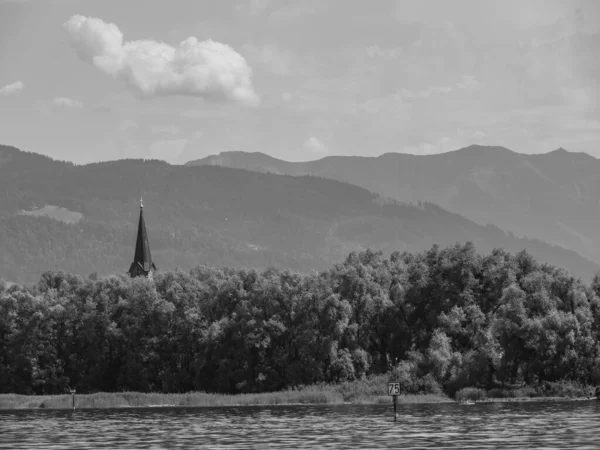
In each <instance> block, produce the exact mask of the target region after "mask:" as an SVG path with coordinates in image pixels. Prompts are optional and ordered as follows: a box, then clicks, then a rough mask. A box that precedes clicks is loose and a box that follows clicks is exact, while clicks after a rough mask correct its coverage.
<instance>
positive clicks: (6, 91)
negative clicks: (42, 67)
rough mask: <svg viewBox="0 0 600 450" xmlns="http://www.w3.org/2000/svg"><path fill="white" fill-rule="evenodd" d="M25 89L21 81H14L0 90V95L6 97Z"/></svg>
mask: <svg viewBox="0 0 600 450" xmlns="http://www.w3.org/2000/svg"><path fill="white" fill-rule="evenodd" d="M24 88H25V83H23V82H22V81H15V82H14V83H10V84H7V85H6V86H3V87H1V88H0V95H3V96H8V95H12V94H16V93H17V92H19V91H22V90H23V89H24Z"/></svg>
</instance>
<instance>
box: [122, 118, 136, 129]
mask: <svg viewBox="0 0 600 450" xmlns="http://www.w3.org/2000/svg"><path fill="white" fill-rule="evenodd" d="M137 128H139V125H138V123H137V122H135V121H133V120H129V119H123V120H121V123H119V130H121V131H129V130H136V129H137Z"/></svg>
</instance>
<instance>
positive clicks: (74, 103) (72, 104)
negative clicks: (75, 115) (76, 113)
mask: <svg viewBox="0 0 600 450" xmlns="http://www.w3.org/2000/svg"><path fill="white" fill-rule="evenodd" d="M52 103H54V104H55V105H56V106H65V107H67V108H83V103H81V102H80V101H79V100H73V99H72V98H69V97H55V98H54V100H52Z"/></svg>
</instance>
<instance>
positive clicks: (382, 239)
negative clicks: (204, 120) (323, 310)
mask: <svg viewBox="0 0 600 450" xmlns="http://www.w3.org/2000/svg"><path fill="white" fill-rule="evenodd" d="M250 156H252V155H250ZM335 160H336V158H334V159H333V161H335ZM325 161H330V159H328V160H325ZM341 161H342V162H344V159H341ZM357 161H358V160H357ZM342 167H343V165H342ZM356 170H357V172H358V173H361V170H360V167H357V169H356ZM363 175H364V174H363ZM372 175H373V178H374V179H375V178H376V177H375V175H376V173H372ZM439 181H440V180H436V182H437V183H439ZM432 184H435V183H432ZM140 195H143V196H144V206H145V209H144V211H145V216H146V223H147V227H148V232H149V235H150V242H151V246H152V255H153V258H154V260H155V262H156V264H157V266H158V267H159V269H174V268H176V267H180V268H183V269H187V268H190V267H193V266H196V265H199V264H208V265H214V266H223V265H230V266H238V267H239V266H246V267H265V266H269V265H278V266H282V267H289V268H291V269H297V270H301V271H309V270H311V269H323V268H326V267H329V266H331V265H332V264H333V263H336V262H338V261H340V260H342V259H343V258H344V257H345V256H346V255H347V254H348V253H349V252H351V251H353V250H362V249H366V248H372V249H376V250H377V249H382V250H384V251H385V253H389V252H391V251H394V250H399V251H403V250H408V251H420V250H423V249H427V248H430V247H431V246H432V245H433V244H440V245H441V246H447V245H453V244H455V243H456V242H461V243H464V242H466V241H472V242H474V244H475V245H476V248H477V250H478V251H479V252H482V253H487V252H489V251H491V250H492V249H493V248H498V247H501V248H504V249H506V250H508V251H511V252H518V251H520V250H522V249H527V250H528V251H529V252H530V253H531V254H532V255H534V256H535V257H536V258H538V259H539V260H541V261H543V262H548V263H550V264H553V265H557V266H560V267H564V268H566V269H568V270H570V271H572V272H573V273H574V274H575V275H577V276H580V277H582V278H584V279H587V280H589V279H590V277H591V276H592V274H593V273H595V272H596V271H598V270H599V269H600V266H598V264H596V263H594V262H592V261H590V260H588V259H586V258H583V257H581V256H580V255H578V254H577V253H575V252H574V251H571V250H566V249H563V248H560V247H555V246H552V245H549V244H547V243H545V242H541V241H538V240H532V239H517V238H515V237H511V236H508V235H506V234H505V233H504V232H503V231H501V230H500V229H498V228H496V227H494V226H481V225H478V224H476V223H474V222H472V221H470V220H467V219H465V218H464V217H462V216H460V215H458V214H455V213H451V212H448V211H446V210H444V209H442V208H440V207H438V206H436V205H433V204H430V203H424V204H420V205H411V204H406V203H400V202H394V201H390V200H389V199H387V200H386V199H384V198H382V197H381V196H379V195H376V194H373V193H371V192H369V191H367V190H365V189H363V188H360V187H358V186H354V185H351V184H347V183H343V182H339V181H335V180H329V179H324V178H320V177H309V176H300V177H293V176H287V175H276V174H266V173H258V172H255V171H248V170H240V169H232V168H227V167H214V166H204V167H194V166H173V165H169V164H167V163H165V162H162V161H156V160H153V161H143V160H120V161H111V162H104V163H96V164H89V165H83V166H75V165H73V164H72V163H68V162H60V161H54V160H52V159H50V158H48V157H45V156H41V155H37V154H33V153H26V152H22V151H20V150H18V149H16V148H13V147H7V146H0V277H3V278H5V279H7V280H9V281H20V282H34V281H37V280H38V278H39V275H40V273H41V272H43V271H45V270H61V269H63V270H68V271H72V272H75V273H78V274H81V275H83V276H87V275H89V274H90V273H93V272H98V273H99V274H110V273H124V272H125V271H126V270H127V268H128V267H129V264H130V262H131V259H132V257H133V246H134V238H135V230H136V223H137V218H138V213H139V197H140Z"/></svg>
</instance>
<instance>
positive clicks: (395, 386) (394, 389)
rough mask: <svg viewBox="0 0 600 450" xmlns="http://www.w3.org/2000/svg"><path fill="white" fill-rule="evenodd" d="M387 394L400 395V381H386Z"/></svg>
mask: <svg viewBox="0 0 600 450" xmlns="http://www.w3.org/2000/svg"><path fill="white" fill-rule="evenodd" d="M388 395H400V383H388Z"/></svg>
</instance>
